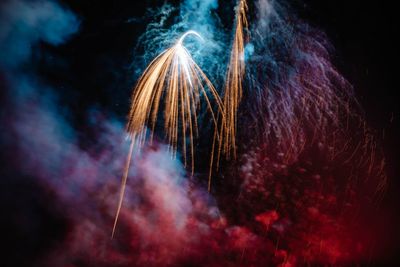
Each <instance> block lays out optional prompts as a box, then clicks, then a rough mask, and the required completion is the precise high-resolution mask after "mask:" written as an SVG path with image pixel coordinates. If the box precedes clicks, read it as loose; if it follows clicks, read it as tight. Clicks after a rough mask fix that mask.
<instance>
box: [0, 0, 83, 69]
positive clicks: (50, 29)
mask: <svg viewBox="0 0 400 267" xmlns="http://www.w3.org/2000/svg"><path fill="white" fill-rule="evenodd" d="M0 18H1V19H0V24H1V27H0V67H1V68H17V67H18V66H20V65H21V64H23V63H24V62H26V61H27V60H29V57H30V56H31V53H32V49H33V47H34V46H35V45H37V44H38V43H39V42H45V43H48V44H51V45H60V44H62V43H64V42H65V41H66V40H68V38H70V37H71V35H72V34H74V33H75V32H77V30H78V28H79V20H78V19H77V17H76V16H75V15H74V14H73V13H72V12H71V11H69V10H67V9H65V8H63V7H62V6H61V5H59V4H58V3H57V2H54V1H50V0H48V1H25V0H11V1H6V2H4V3H2V4H0Z"/></svg>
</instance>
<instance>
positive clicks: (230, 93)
mask: <svg viewBox="0 0 400 267" xmlns="http://www.w3.org/2000/svg"><path fill="white" fill-rule="evenodd" d="M246 12H247V2H246V0H240V1H239V4H238V6H237V9H236V28H235V35H234V38H233V44H232V50H231V56H230V62H229V65H228V71H227V76H226V83H225V94H224V107H225V119H224V120H222V126H221V130H220V136H221V138H220V149H221V148H222V150H223V152H224V153H225V154H226V156H227V158H230V155H231V153H233V157H234V158H236V131H237V129H236V125H237V111H238V107H239V103H240V101H241V98H242V94H243V88H242V81H243V76H244V74H245V63H244V44H245V41H244V39H245V38H244V37H245V34H244V30H245V29H246V28H247V26H248V22H247V19H246Z"/></svg>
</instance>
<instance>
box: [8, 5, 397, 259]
mask: <svg viewBox="0 0 400 267" xmlns="http://www.w3.org/2000/svg"><path fill="white" fill-rule="evenodd" d="M61 2H62V3H63V4H64V5H65V6H66V7H69V8H70V9H71V10H72V11H73V12H74V13H76V14H77V15H78V17H79V19H80V20H81V28H80V31H79V33H78V34H76V35H75V36H74V37H73V38H72V39H71V40H70V41H69V42H67V43H66V44H65V45H62V46H59V47H52V46H49V45H46V44H42V45H41V47H40V49H37V50H36V51H37V52H36V54H35V55H34V61H33V64H34V66H35V68H37V71H38V72H39V74H40V77H41V78H42V79H43V80H44V81H46V83H49V84H50V85H52V86H53V87H54V88H55V90H57V93H58V92H62V96H63V97H62V99H61V102H62V104H65V105H66V106H69V107H70V110H71V113H70V114H69V115H68V116H69V117H70V120H71V121H73V123H74V124H75V125H76V127H77V128H78V129H79V128H84V125H83V124H84V123H83V122H84V121H85V120H86V116H87V114H86V110H87V107H88V106H95V107H98V108H99V109H101V110H104V111H105V112H108V113H109V114H110V115H112V116H116V117H117V118H119V119H120V120H124V118H125V116H126V113H127V111H128V108H129V106H128V105H129V101H128V100H129V95H130V91H131V87H132V85H133V84H134V82H135V81H134V77H133V75H132V68H133V67H132V60H133V58H134V56H135V50H134V47H135V43H136V41H137V38H138V36H139V35H140V34H141V33H142V32H143V31H144V30H145V27H146V24H147V22H149V18H144V17H143V15H144V14H145V12H146V9H147V8H148V7H151V6H154V7H156V6H160V4H162V3H163V2H164V1H157V0H151V1H150V0H148V1H132V0H125V1H109V2H108V3H106V2H105V1H104V2H101V1H81V0H63V1H61ZM171 2H179V1H171ZM219 2H220V5H223V3H221V2H223V1H219ZM288 2H290V1H288ZM229 6H231V5H229ZM292 6H293V8H294V9H295V10H296V12H297V14H298V15H299V17H300V18H302V19H304V20H306V21H308V22H309V23H310V24H311V25H313V26H315V27H318V28H320V29H322V30H323V31H325V32H326V33H327V35H328V37H329V39H330V40H331V42H332V43H333V45H334V47H335V49H336V51H335V54H334V55H333V59H334V61H335V63H336V65H337V67H338V68H339V69H340V71H341V72H342V73H343V74H344V76H345V77H346V78H347V79H348V80H349V81H350V82H351V83H352V84H353V85H354V88H355V91H356V95H357V98H358V100H359V101H360V103H361V105H362V107H363V109H364V112H365V116H366V119H367V121H368V123H369V125H370V126H371V127H372V128H373V129H374V130H375V131H376V135H377V136H378V140H381V142H382V146H383V148H384V152H385V156H386V160H387V173H388V176H389V187H388V193H387V196H386V199H385V205H386V207H389V208H390V209H391V210H392V211H394V212H392V213H391V214H392V215H390V216H391V217H390V219H391V220H392V226H393V227H392V228H393V236H392V237H391V239H392V241H391V243H392V244H393V245H392V246H390V247H388V251H387V256H386V257H387V258H386V259H385V262H387V263H391V264H394V263H395V262H399V261H398V258H397V257H400V256H397V255H396V254H397V252H398V251H400V250H399V248H400V246H398V245H396V244H397V243H398V240H400V239H399V238H400V235H399V232H400V231H398V230H397V229H396V228H397V225H400V212H398V214H397V212H396V211H397V210H400V204H398V203H400V178H399V177H398V175H399V174H400V169H399V164H398V163H399V159H400V155H399V148H400V146H399V136H400V123H399V120H400V112H399V106H398V103H399V102H398V101H399V98H398V97H397V89H398V79H399V76H400V75H399V74H398V70H399V68H398V65H397V63H398V62H399V61H398V59H397V54H398V51H397V48H398V47H399V46H398V41H397V39H398V32H399V31H398V26H397V23H396V22H398V15H397V14H398V9H397V7H396V4H395V2H394V1H393V2H392V3H390V1H369V0H351V1H350V0H323V1H321V0H304V1H302V2H300V1H298V0H296V1H293V3H292ZM90 134H91V133H87V132H85V131H82V135H83V136H82V139H83V140H85V139H86V138H87V140H89V139H90V138H89V136H90ZM85 135H88V136H87V137H86V136H85ZM18 188H19V187H18ZM11 190H12V189H11ZM26 190H28V191H29V189H26ZM33 190H34V189H32V191H33ZM35 190H36V189H35ZM2 191H3V189H2ZM7 192H9V190H7ZM9 194H12V193H9ZM2 196H3V197H4V198H5V199H8V197H7V195H6V194H3V193H2ZM43 201H45V200H43ZM22 206H23V205H22V204H21V207H22ZM17 208H18V206H17ZM38 209H39V208H38ZM39 211H40V209H39ZM38 216H39V215H38ZM44 216H45V215H44ZM57 223H58V222H48V224H49V226H46V229H49V231H51V229H52V227H51V226H53V227H56V228H57V227H62V225H61V226H58V225H57ZM3 230H4V229H3ZM28 245H29V244H28ZM46 245H49V244H35V243H34V244H32V248H40V247H41V246H43V247H46ZM16 247H18V245H16ZM32 253H34V252H32ZM28 258H29V256H28Z"/></svg>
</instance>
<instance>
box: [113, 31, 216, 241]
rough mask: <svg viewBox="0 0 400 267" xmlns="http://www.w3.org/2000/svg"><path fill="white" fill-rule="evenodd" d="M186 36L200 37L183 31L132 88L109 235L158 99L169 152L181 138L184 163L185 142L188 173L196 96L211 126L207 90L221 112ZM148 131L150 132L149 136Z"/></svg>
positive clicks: (155, 117)
mask: <svg viewBox="0 0 400 267" xmlns="http://www.w3.org/2000/svg"><path fill="white" fill-rule="evenodd" d="M188 35H194V36H196V37H197V38H199V39H201V40H203V39H202V37H201V36H200V35H199V34H198V33H197V32H195V31H188V32H186V33H185V34H183V35H182V37H181V38H180V39H179V40H178V41H177V42H176V44H175V45H173V46H172V47H171V48H169V49H167V50H165V51H164V52H162V53H161V54H160V55H158V56H157V57H156V58H155V59H154V60H153V61H152V62H151V63H150V64H149V66H148V67H147V68H146V70H145V71H144V73H143V74H142V76H141V77H140V79H139V81H138V83H137V85H136V87H135V89H134V92H133V95H132V103H131V109H130V112H129V117H128V118H129V120H128V124H127V132H128V137H129V139H130V140H131V145H130V150H129V156H128V158H127V162H126V165H125V169H124V174H123V178H122V184H121V192H120V197H119V202H118V208H117V213H116V216H115V221H114V226H113V234H114V231H115V227H116V223H117V220H118V216H119V213H120V209H121V205H122V200H123V196H124V191H125V186H126V181H127V177H128V172H129V165H130V161H131V157H132V153H133V151H134V147H137V148H140V147H142V146H143V145H144V143H145V142H146V141H147V140H149V141H150V142H152V140H153V135H154V131H155V127H156V125H157V121H158V119H159V117H160V105H162V104H161V102H162V100H163V99H164V102H165V104H164V109H163V111H164V112H163V114H164V130H165V136H166V138H167V140H168V143H169V145H170V146H169V147H170V152H171V155H172V156H173V157H176V154H177V148H178V146H179V144H178V141H179V137H181V142H182V143H181V147H182V155H183V159H184V163H185V166H186V165H188V163H187V161H188V156H187V151H186V150H187V149H186V146H187V142H188V143H189V145H188V146H189V150H190V152H189V154H190V161H191V162H190V165H191V170H192V173H193V171H194V153H195V152H194V138H195V137H197V135H198V124H197V115H198V114H197V113H198V109H199V107H200V96H202V97H204V99H205V102H206V105H207V109H208V110H209V112H210V114H211V117H212V121H213V122H214V125H215V127H216V126H217V119H216V115H215V112H214V109H213V106H214V105H212V102H211V101H212V100H211V98H209V97H208V95H207V92H208V91H209V92H210V93H211V95H212V97H213V99H214V101H215V104H216V106H217V108H218V110H219V112H222V111H223V108H222V107H223V104H222V101H221V99H220V97H219V95H218V93H217V90H216V89H215V88H214V86H213V84H212V83H211V81H210V80H209V79H208V78H207V76H206V74H205V73H204V72H203V71H202V70H201V68H200V67H199V66H198V65H197V64H196V62H194V60H193V58H192V57H191V55H190V54H189V52H188V50H187V49H186V48H185V47H184V46H183V41H184V39H185V38H186V37H187V36H188ZM206 89H208V90H206ZM147 127H149V128H150V130H148V128H147ZM148 132H150V136H149V135H148ZM187 135H188V138H187V137H186V136H187ZM187 139H189V140H187Z"/></svg>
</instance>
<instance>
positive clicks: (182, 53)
mask: <svg viewBox="0 0 400 267" xmlns="http://www.w3.org/2000/svg"><path fill="white" fill-rule="evenodd" d="M190 34H192V35H194V36H196V37H198V38H199V39H200V40H201V41H204V39H203V37H201V35H200V34H198V33H197V32H195V31H192V30H191V31H187V32H185V33H184V34H183V35H182V36H181V38H179V40H178V42H177V43H176V53H177V55H178V60H179V63H180V65H181V66H182V68H183V70H184V71H185V74H186V77H187V79H188V81H189V84H190V86H191V87H192V86H193V85H192V81H191V79H190V73H189V67H188V57H189V55H188V52H187V51H186V48H185V47H184V46H183V41H184V39H185V38H186V36H188V35H190Z"/></svg>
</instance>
